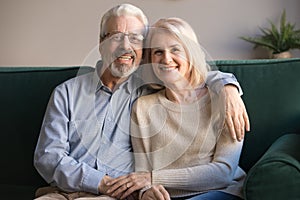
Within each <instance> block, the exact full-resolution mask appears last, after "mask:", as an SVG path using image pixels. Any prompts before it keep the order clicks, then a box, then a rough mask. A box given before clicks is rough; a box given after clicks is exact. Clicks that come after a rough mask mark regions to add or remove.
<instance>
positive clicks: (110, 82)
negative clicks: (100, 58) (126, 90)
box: [98, 68, 128, 91]
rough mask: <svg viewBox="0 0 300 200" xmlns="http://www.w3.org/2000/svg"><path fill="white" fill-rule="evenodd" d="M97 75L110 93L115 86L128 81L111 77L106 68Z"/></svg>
mask: <svg viewBox="0 0 300 200" xmlns="http://www.w3.org/2000/svg"><path fill="white" fill-rule="evenodd" d="M98 75H99V77H100V80H101V81H102V83H103V84H104V85H105V86H106V87H108V88H109V89H110V90H111V91H114V89H115V88H116V86H117V85H120V84H121V83H123V82H124V81H126V80H127V79H128V77H125V78H120V77H115V76H113V75H112V74H111V72H110V70H109V69H108V68H106V69H105V71H104V72H103V73H102V74H99V73H98Z"/></svg>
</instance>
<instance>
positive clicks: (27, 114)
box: [0, 59, 300, 187]
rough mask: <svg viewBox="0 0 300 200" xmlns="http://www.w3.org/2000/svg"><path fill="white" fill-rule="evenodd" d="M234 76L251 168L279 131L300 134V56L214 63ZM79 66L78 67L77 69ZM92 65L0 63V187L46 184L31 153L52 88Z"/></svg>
mask: <svg viewBox="0 0 300 200" xmlns="http://www.w3.org/2000/svg"><path fill="white" fill-rule="evenodd" d="M216 64H217V66H218V67H219V69H220V70H221V71H225V72H231V73H233V74H235V76H236V77H237V78H238V81H239V82H240V84H241V86H242V88H243V92H244V95H243V96H242V98H243V100H244V102H245V104H246V106H247V110H248V114H249V117H250V120H251V131H250V132H249V133H247V134H246V139H245V144H244V148H243V152H242V157H241V162H240V163H241V166H242V167H243V168H244V169H245V170H246V171H248V170H249V169H250V167H251V166H252V165H253V164H254V163H255V162H256V161H257V160H258V159H259V158H260V157H261V155H262V154H263V153H264V152H265V151H266V149H267V148H268V147H269V146H270V145H271V144H272V143H273V142H274V141H275V140H276V139H277V138H278V137H279V136H281V135H283V134H285V133H289V132H294V133H295V132H296V133H300V125H299V122H300V78H299V77H298V76H299V75H300V59H288V60H247V61H245V60H241V61H238V60H236V61H216ZM79 69H80V70H79ZM91 70H93V68H91V67H81V68H79V67H0V91H1V98H0V111H1V112H0V134H1V136H2V139H1V140H0V152H1V154H2V156H1V159H0V165H1V170H2V173H1V174H0V185H2V184H12V185H15V184H19V185H31V186H34V187H38V186H41V185H44V184H46V183H45V182H44V180H43V179H42V178H41V177H40V175H39V174H38V173H37V171H36V170H35V168H34V167H33V153H34V149H35V145H36V142H37V138H38V135H39V131H40V127H41V123H42V120H43V116H44V112H45V109H46V106H47V103H48V100H49V97H50V95H51V92H52V90H53V89H54V88H55V87H56V86H57V85H58V84H60V83H61V82H63V81H65V80H67V79H69V78H71V77H74V76H76V75H77V74H78V73H80V74H81V73H86V72H88V71H91Z"/></svg>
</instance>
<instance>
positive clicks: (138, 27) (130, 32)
mask: <svg viewBox="0 0 300 200" xmlns="http://www.w3.org/2000/svg"><path fill="white" fill-rule="evenodd" d="M143 31H144V25H143V23H142V22H141V21H140V20H138V19H137V18H136V17H133V16H120V17H112V18H110V19H109V20H108V21H107V24H106V33H105V38H104V40H102V41H100V47H99V50H100V53H101V56H102V61H103V64H104V65H105V66H109V69H110V71H111V74H112V75H113V76H115V77H119V78H123V77H127V76H129V75H130V74H132V73H133V72H134V71H135V70H136V69H137V68H138V66H139V64H140V61H141V58H142V53H143V50H142V49H143Z"/></svg>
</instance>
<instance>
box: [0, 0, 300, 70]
mask: <svg viewBox="0 0 300 200" xmlns="http://www.w3.org/2000/svg"><path fill="white" fill-rule="evenodd" d="M123 2H129V3H132V4H135V5H137V6H138V7H140V8H142V9H143V10H144V11H145V13H146V14H147V16H148V17H149V19H150V22H151V23H153V22H154V21H156V20H157V19H158V18H161V17H170V16H178V17H182V18H184V19H185V20H187V21H188V22H189V23H190V24H191V25H192V26H193V27H194V29H195V31H196V33H197V34H198V36H199V40H200V42H201V43H202V45H203V46H204V47H205V49H206V50H207V51H208V53H209V54H210V56H211V57H212V58H213V59H252V58H264V57H266V56H267V55H266V52H265V51H263V50H258V51H254V50H253V49H252V45H251V44H250V43H247V42H245V41H243V40H240V39H239V38H238V37H239V36H255V35H256V34H259V33H260V32H259V30H258V26H263V27H264V26H267V25H268V21H267V19H270V20H272V21H279V17H280V14H281V12H282V10H283V9H284V8H285V9H286V11H287V19H288V20H290V21H291V22H293V23H297V27H298V28H299V27H300V12H299V10H300V1H299V0H128V1H121V0H110V1H107V0H106V1H105V0H26V1H22V0H0V66H24V65H25V66H27V65H34V66H52V65H60V66H62V65H81V64H88V65H90V64H91V65H93V64H94V60H96V59H97V58H98V56H99V55H98V52H97V50H96V49H97V43H98V34H99V30H98V25H99V20H100V18H101V16H102V14H103V13H104V12H105V11H106V10H107V9H109V8H111V7H112V6H114V5H116V4H118V3H123ZM91 51H92V53H91ZM294 56H296V57H300V53H299V50H296V51H294ZM86 60H87V61H86Z"/></svg>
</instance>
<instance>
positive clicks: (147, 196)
mask: <svg viewBox="0 0 300 200" xmlns="http://www.w3.org/2000/svg"><path fill="white" fill-rule="evenodd" d="M170 199H171V198H170V195H169V193H168V191H167V190H166V189H165V188H164V187H163V186H162V185H153V186H152V187H151V188H150V189H148V190H146V191H145V192H144V193H143V195H142V198H141V200H170Z"/></svg>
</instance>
